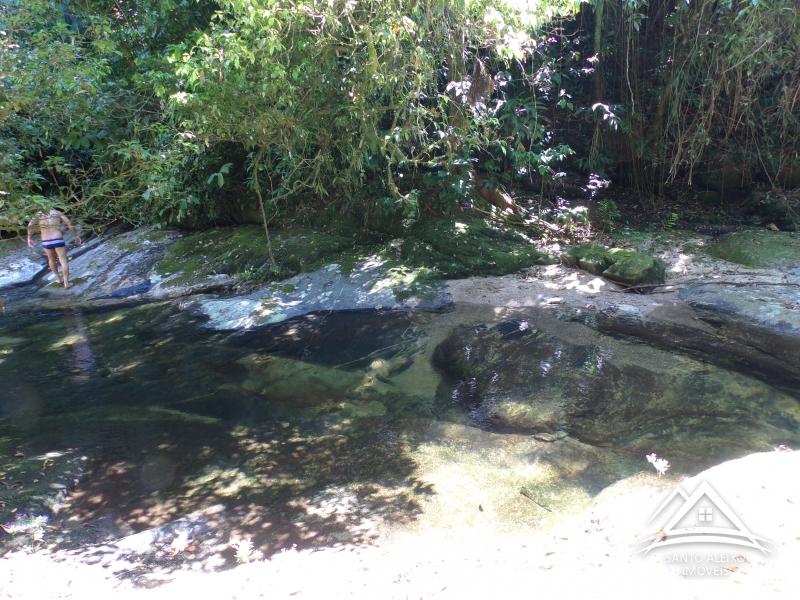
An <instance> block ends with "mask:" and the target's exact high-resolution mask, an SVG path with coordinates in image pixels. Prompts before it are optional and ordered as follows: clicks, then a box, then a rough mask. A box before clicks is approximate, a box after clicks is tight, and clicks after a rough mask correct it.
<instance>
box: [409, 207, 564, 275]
mask: <svg viewBox="0 0 800 600" xmlns="http://www.w3.org/2000/svg"><path fill="white" fill-rule="evenodd" d="M400 256H401V258H402V259H403V260H404V261H405V262H407V263H408V264H409V265H411V266H419V267H428V268H429V269H431V270H432V271H433V272H434V273H435V274H436V275H438V276H439V277H443V278H458V277H469V276H472V275H505V274H508V273H513V272H515V271H519V270H521V269H524V268H526V267H530V266H533V265H542V264H554V263H555V262H557V260H556V259H555V258H554V257H552V256H550V255H548V254H545V253H543V252H540V251H539V250H537V249H536V247H535V246H534V245H533V243H532V242H531V240H530V239H528V238H527V237H526V236H524V235H523V234H521V233H519V232H517V231H516V230H514V229H511V228H510V227H505V226H502V225H498V224H495V223H491V222H489V221H486V220H483V219H474V220H464V221H456V222H453V221H444V220H440V221H426V222H425V223H422V224H420V225H419V226H418V227H416V228H415V229H414V230H412V231H411V232H410V233H409V235H408V237H407V238H406V239H405V241H404V242H403V244H402V246H401V248H400Z"/></svg>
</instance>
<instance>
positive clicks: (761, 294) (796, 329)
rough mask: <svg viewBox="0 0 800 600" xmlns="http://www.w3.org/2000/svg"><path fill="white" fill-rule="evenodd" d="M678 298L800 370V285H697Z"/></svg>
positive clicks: (727, 332)
mask: <svg viewBox="0 0 800 600" xmlns="http://www.w3.org/2000/svg"><path fill="white" fill-rule="evenodd" d="M678 295H679V297H680V298H681V299H682V300H683V301H684V302H686V303H687V304H688V305H689V306H691V307H692V309H693V310H694V311H695V312H696V313H697V315H698V316H699V317H700V318H701V319H703V320H704V321H706V322H708V323H711V324H712V325H714V326H715V327H717V328H718V329H719V330H720V333H722V334H723V335H724V336H725V337H727V338H728V339H734V340H736V341H738V342H740V343H742V344H745V345H746V346H749V347H751V348H755V349H757V350H759V351H761V352H763V353H765V354H767V355H770V356H773V357H775V358H776V359H778V360H780V361H782V362H783V363H784V365H785V366H786V370H787V371H792V372H795V373H797V372H800V288H798V287H796V286H790V285H751V286H725V285H720V284H705V285H696V286H691V287H689V288H686V289H684V290H681V291H680V293H679V294H678Z"/></svg>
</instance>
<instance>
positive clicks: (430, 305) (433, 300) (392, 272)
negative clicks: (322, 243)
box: [188, 257, 451, 330]
mask: <svg viewBox="0 0 800 600" xmlns="http://www.w3.org/2000/svg"><path fill="white" fill-rule="evenodd" d="M406 275H407V273H406V272H405V271H401V270H399V269H388V270H387V269H386V268H385V263H384V261H383V260H381V259H379V258H377V257H376V258H373V259H369V260H366V261H363V262H360V263H356V265H355V266H354V267H353V269H352V270H351V271H350V272H344V270H343V269H342V267H341V266H339V265H337V264H331V265H326V266H325V267H322V268H321V269H317V270H316V271H312V272H311V273H302V274H300V275H296V276H294V277H291V278H289V279H286V280H284V281H282V282H280V283H276V284H272V285H270V286H267V287H265V288H262V289H260V290H258V291H256V292H254V293H252V294H248V295H245V296H233V297H229V298H202V299H194V300H190V301H189V302H188V307H190V308H193V309H195V310H197V311H198V312H199V313H201V314H203V315H205V316H207V317H208V323H207V325H208V326H209V327H211V328H213V329H222V330H229V329H249V328H252V327H258V326H261V325H269V324H271V323H279V322H281V321H285V320H287V319H291V318H292V317H297V316H301V315H305V314H309V313H313V312H319V311H334V310H337V311H338V310H366V309H386V310H395V309H407V308H417V309H427V310H435V309H438V308H442V307H444V306H447V305H449V304H450V303H451V300H450V297H449V295H448V294H446V293H445V292H444V288H443V286H430V285H426V286H425V287H424V288H423V289H422V290H421V291H420V292H415V290H414V289H413V287H412V285H413V283H412V284H411V285H409V283H408V278H407V277H406Z"/></svg>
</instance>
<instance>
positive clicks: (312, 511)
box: [0, 303, 797, 585]
mask: <svg viewBox="0 0 800 600" xmlns="http://www.w3.org/2000/svg"><path fill="white" fill-rule="evenodd" d="M523 317H524V318H523ZM534 318H538V317H533V316H531V315H528V316H525V315H522V316H519V315H515V314H513V311H505V312H504V311H500V312H498V311H493V312H491V318H487V316H486V314H481V315H474V314H471V313H468V312H465V313H463V314H450V315H433V314H431V315H427V316H426V315H420V314H409V313H403V312H388V313H381V312H350V313H333V314H312V315H308V316H306V317H302V318H298V319H293V320H291V321H287V322H285V323H281V324H279V325H275V326H272V327H267V328H261V329H258V330H254V331H244V332H213V331H210V330H207V329H204V328H203V327H202V322H200V321H199V320H198V319H196V318H194V317H192V316H191V315H189V314H187V313H185V312H181V311H178V310H177V309H176V308H175V307H174V306H173V305H171V304H168V303H167V304H151V305H146V306H139V307H134V308H126V309H123V310H113V311H108V312H95V313H91V314H80V313H64V314H60V315H53V314H50V315H41V316H40V317H39V318H38V319H37V320H35V321H31V320H26V321H10V320H8V319H6V320H5V321H4V322H3V323H2V324H0V327H2V329H1V330H0V375H1V376H2V386H0V457H1V458H0V519H2V521H3V522H9V520H10V519H12V518H14V517H15V515H16V518H19V516H20V513H21V512H25V511H27V512H29V513H30V514H32V515H33V514H44V513H49V514H51V515H53V516H52V517H51V519H50V522H49V524H48V526H47V528H46V529H47V531H46V536H45V538H44V539H43V540H42V541H41V542H37V543H38V544H39V548H40V549H41V550H43V551H44V550H45V549H46V550H47V551H50V552H60V553H61V554H60V555H63V554H64V553H67V554H70V553H73V554H75V555H78V556H80V560H83V561H88V562H97V563H101V564H104V565H108V566H109V568H110V569H111V571H112V572H114V573H115V574H116V575H117V576H118V577H128V578H133V579H135V580H136V581H137V583H141V584H142V585H144V584H147V585H150V584H152V583H153V582H156V583H157V582H158V577H159V576H163V577H166V576H167V575H168V574H169V573H170V572H171V571H173V570H176V569H183V568H186V565H187V564H188V565H196V566H197V567H198V568H202V569H219V568H225V567H228V566H231V565H233V564H235V563H236V561H237V560H242V559H243V558H245V559H246V558H247V557H248V556H256V555H259V556H270V555H272V554H274V553H276V552H279V551H281V550H283V549H286V548H291V547H293V546H296V547H298V548H316V547H322V546H326V547H328V546H335V545H345V544H361V543H369V542H370V541H372V540H374V539H376V537H377V536H378V535H379V534H381V532H382V531H383V529H382V528H384V527H385V526H386V525H387V524H388V525H390V526H397V525H401V526H402V525H404V524H415V523H422V526H423V527H424V526H426V524H429V523H430V520H425V519H430V517H429V515H427V514H426V511H430V512H431V514H440V515H441V517H440V518H441V521H440V523H443V524H445V525H451V524H452V523H454V522H455V523H456V525H459V526H461V525H463V524H464V523H471V522H472V521H471V519H473V518H474V514H479V513H476V512H475V511H474V510H473V509H471V508H469V506H472V505H474V506H478V505H479V502H487V500H486V494H490V493H494V494H496V495H495V496H492V499H493V500H496V506H497V507H498V508H497V513H498V514H502V518H503V519H506V520H507V522H509V523H513V525H514V526H517V525H518V524H520V523H522V524H526V523H527V524H530V523H531V522H532V521H534V522H535V520H536V518H537V517H536V515H535V511H542V510H547V511H550V510H551V508H552V509H553V511H554V512H558V511H559V510H561V509H562V508H563V510H564V511H567V510H571V509H573V508H574V507H575V506H585V502H587V501H588V500H589V499H590V498H591V496H592V495H594V494H596V493H597V492H599V491H600V490H601V489H603V488H604V487H605V486H607V485H609V484H611V483H614V482H615V481H618V480H619V479H622V478H625V477H627V476H629V475H631V474H634V473H637V472H641V471H642V470H643V469H646V468H648V467H646V463H644V461H643V453H642V452H643V451H644V450H645V449H648V450H652V449H665V450H667V451H669V452H671V453H672V454H671V455H670V458H673V456H674V457H675V459H676V470H678V471H680V472H688V471H691V470H692V469H697V468H698V466H699V465H701V463H702V461H703V460H708V458H709V457H714V458H717V457H719V456H722V457H724V458H730V457H732V456H735V455H736V454H737V453H740V452H741V453H743V452H745V451H748V450H753V449H766V448H761V446H762V445H763V444H765V443H767V442H770V441H771V440H772V439H773V438H774V437H775V436H778V435H784V432H785V431H787V430H788V429H787V428H789V429H791V427H792V426H793V423H796V419H795V416H796V414H797V412H796V410H795V404H792V403H791V402H789V400H787V399H786V398H783V396H781V395H779V394H777V393H774V392H772V391H769V390H768V389H766V388H765V387H764V386H763V384H761V383H753V382H752V381H750V380H749V379H747V378H745V377H744V376H740V375H735V374H729V373H727V372H723V371H720V370H718V369H711V368H710V367H708V366H706V365H703V364H701V363H698V362H696V361H691V360H689V359H687V358H685V357H680V356H672V355H669V354H667V353H665V352H661V351H656V350H652V349H649V350H648V349H647V348H646V347H644V346H636V345H633V344H628V343H622V342H614V341H611V340H609V339H608V338H605V337H598V334H597V333H596V332H592V331H590V330H588V329H587V328H585V327H583V326H579V325H574V326H573V325H568V324H566V323H563V322H560V321H558V320H557V319H550V321H547V320H546V319H545V320H542V321H541V323H537V322H535V321H534ZM528 319H529V320H530V323H528ZM492 320H494V321H497V322H500V325H499V326H497V327H495V326H493V325H492V326H483V325H482V326H477V327H476V326H475V325H474V323H487V322H490V321H492ZM523 323H524V324H525V327H521V325H522V324H523ZM459 324H468V325H464V326H463V327H458V326H459ZM548 328H549V329H548ZM553 331H556V332H557V334H558V335H555V334H554V333H553ZM434 346H435V347H436V348H437V352H436V354H434V353H433V347H434ZM432 354H433V359H434V360H435V362H436V363H437V367H438V368H439V371H437V370H435V369H434V368H433V367H432V365H431V356H432ZM442 374H444V378H443V377H442ZM675 407H678V412H677V413H676V412H675ZM751 413H752V414H757V415H763V419H762V420H761V421H758V422H756V421H754V420H751V421H747V419H748V418H750V417H749V415H750V414H751ZM676 415H677V416H676ZM737 422H738V423H739V424H737ZM520 434H523V435H520ZM737 440H738V441H737ZM587 442H588V443H587ZM695 455H697V456H695ZM698 456H700V457H701V458H699V459H698ZM681 461H682V462H681ZM465 480H467V481H469V482H471V483H470V485H467V486H466V488H465V487H464V486H463V485H462V482H463V481H465ZM520 487H522V488H524V489H525V490H526V494H527V495H526V497H525V498H523V496H522V495H520ZM448 490H449V491H448ZM464 492H467V493H468V494H472V496H469V497H468V498H463V497H460V496H459V497H453V498H447V499H445V500H442V497H443V496H445V495H446V494H448V493H450V494H454V495H455V496H458V494H463V493H464ZM526 498H533V499H534V502H535V503H536V506H532V503H531V502H530V501H529V500H528V499H526ZM436 501H438V502H439V503H438V504H436V505H433V504H431V503H435V502H436ZM467 505H469V506H467ZM432 506H433V508H431V507H432ZM465 506H466V508H465ZM486 506H488V504H486ZM541 506H547V507H549V508H547V509H541V508H540V507H541ZM461 510H464V511H465V512H463V515H466V516H465V517H463V518H464V519H465V520H464V521H463V522H462V521H459V519H461V518H462V513H461V512H459V513H458V515H453V514H452V513H454V512H457V511H461ZM481 510H483V509H481ZM437 511H438V513H437ZM467 511H471V512H467ZM515 511H516V513H515ZM532 511H533V512H532ZM514 514H516V515H517V517H516V518H517V520H516V521H514V520H513V518H514ZM0 535H3V534H0ZM23 538H24V536H9V535H3V537H2V538H0V543H2V544H3V547H4V549H5V550H11V549H13V548H15V547H16V546H17V545H18V544H17V541H18V540H22V539H23ZM154 573H156V574H157V576H156V577H155V578H154Z"/></svg>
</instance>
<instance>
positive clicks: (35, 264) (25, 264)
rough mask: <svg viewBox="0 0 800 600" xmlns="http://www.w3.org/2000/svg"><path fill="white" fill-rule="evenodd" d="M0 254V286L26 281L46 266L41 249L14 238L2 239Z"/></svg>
mask: <svg viewBox="0 0 800 600" xmlns="http://www.w3.org/2000/svg"><path fill="white" fill-rule="evenodd" d="M0 256H1V257H2V258H1V260H2V267H0V288H1V287H4V286H7V285H19V284H21V283H28V282H29V281H31V280H32V279H33V278H34V277H35V276H36V274H37V273H38V272H39V271H41V270H42V269H43V268H45V267H46V263H45V261H44V256H43V255H42V253H41V250H39V251H37V250H33V249H31V248H28V246H27V245H23V244H22V243H21V242H17V241H16V240H4V241H3V244H2V245H0Z"/></svg>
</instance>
